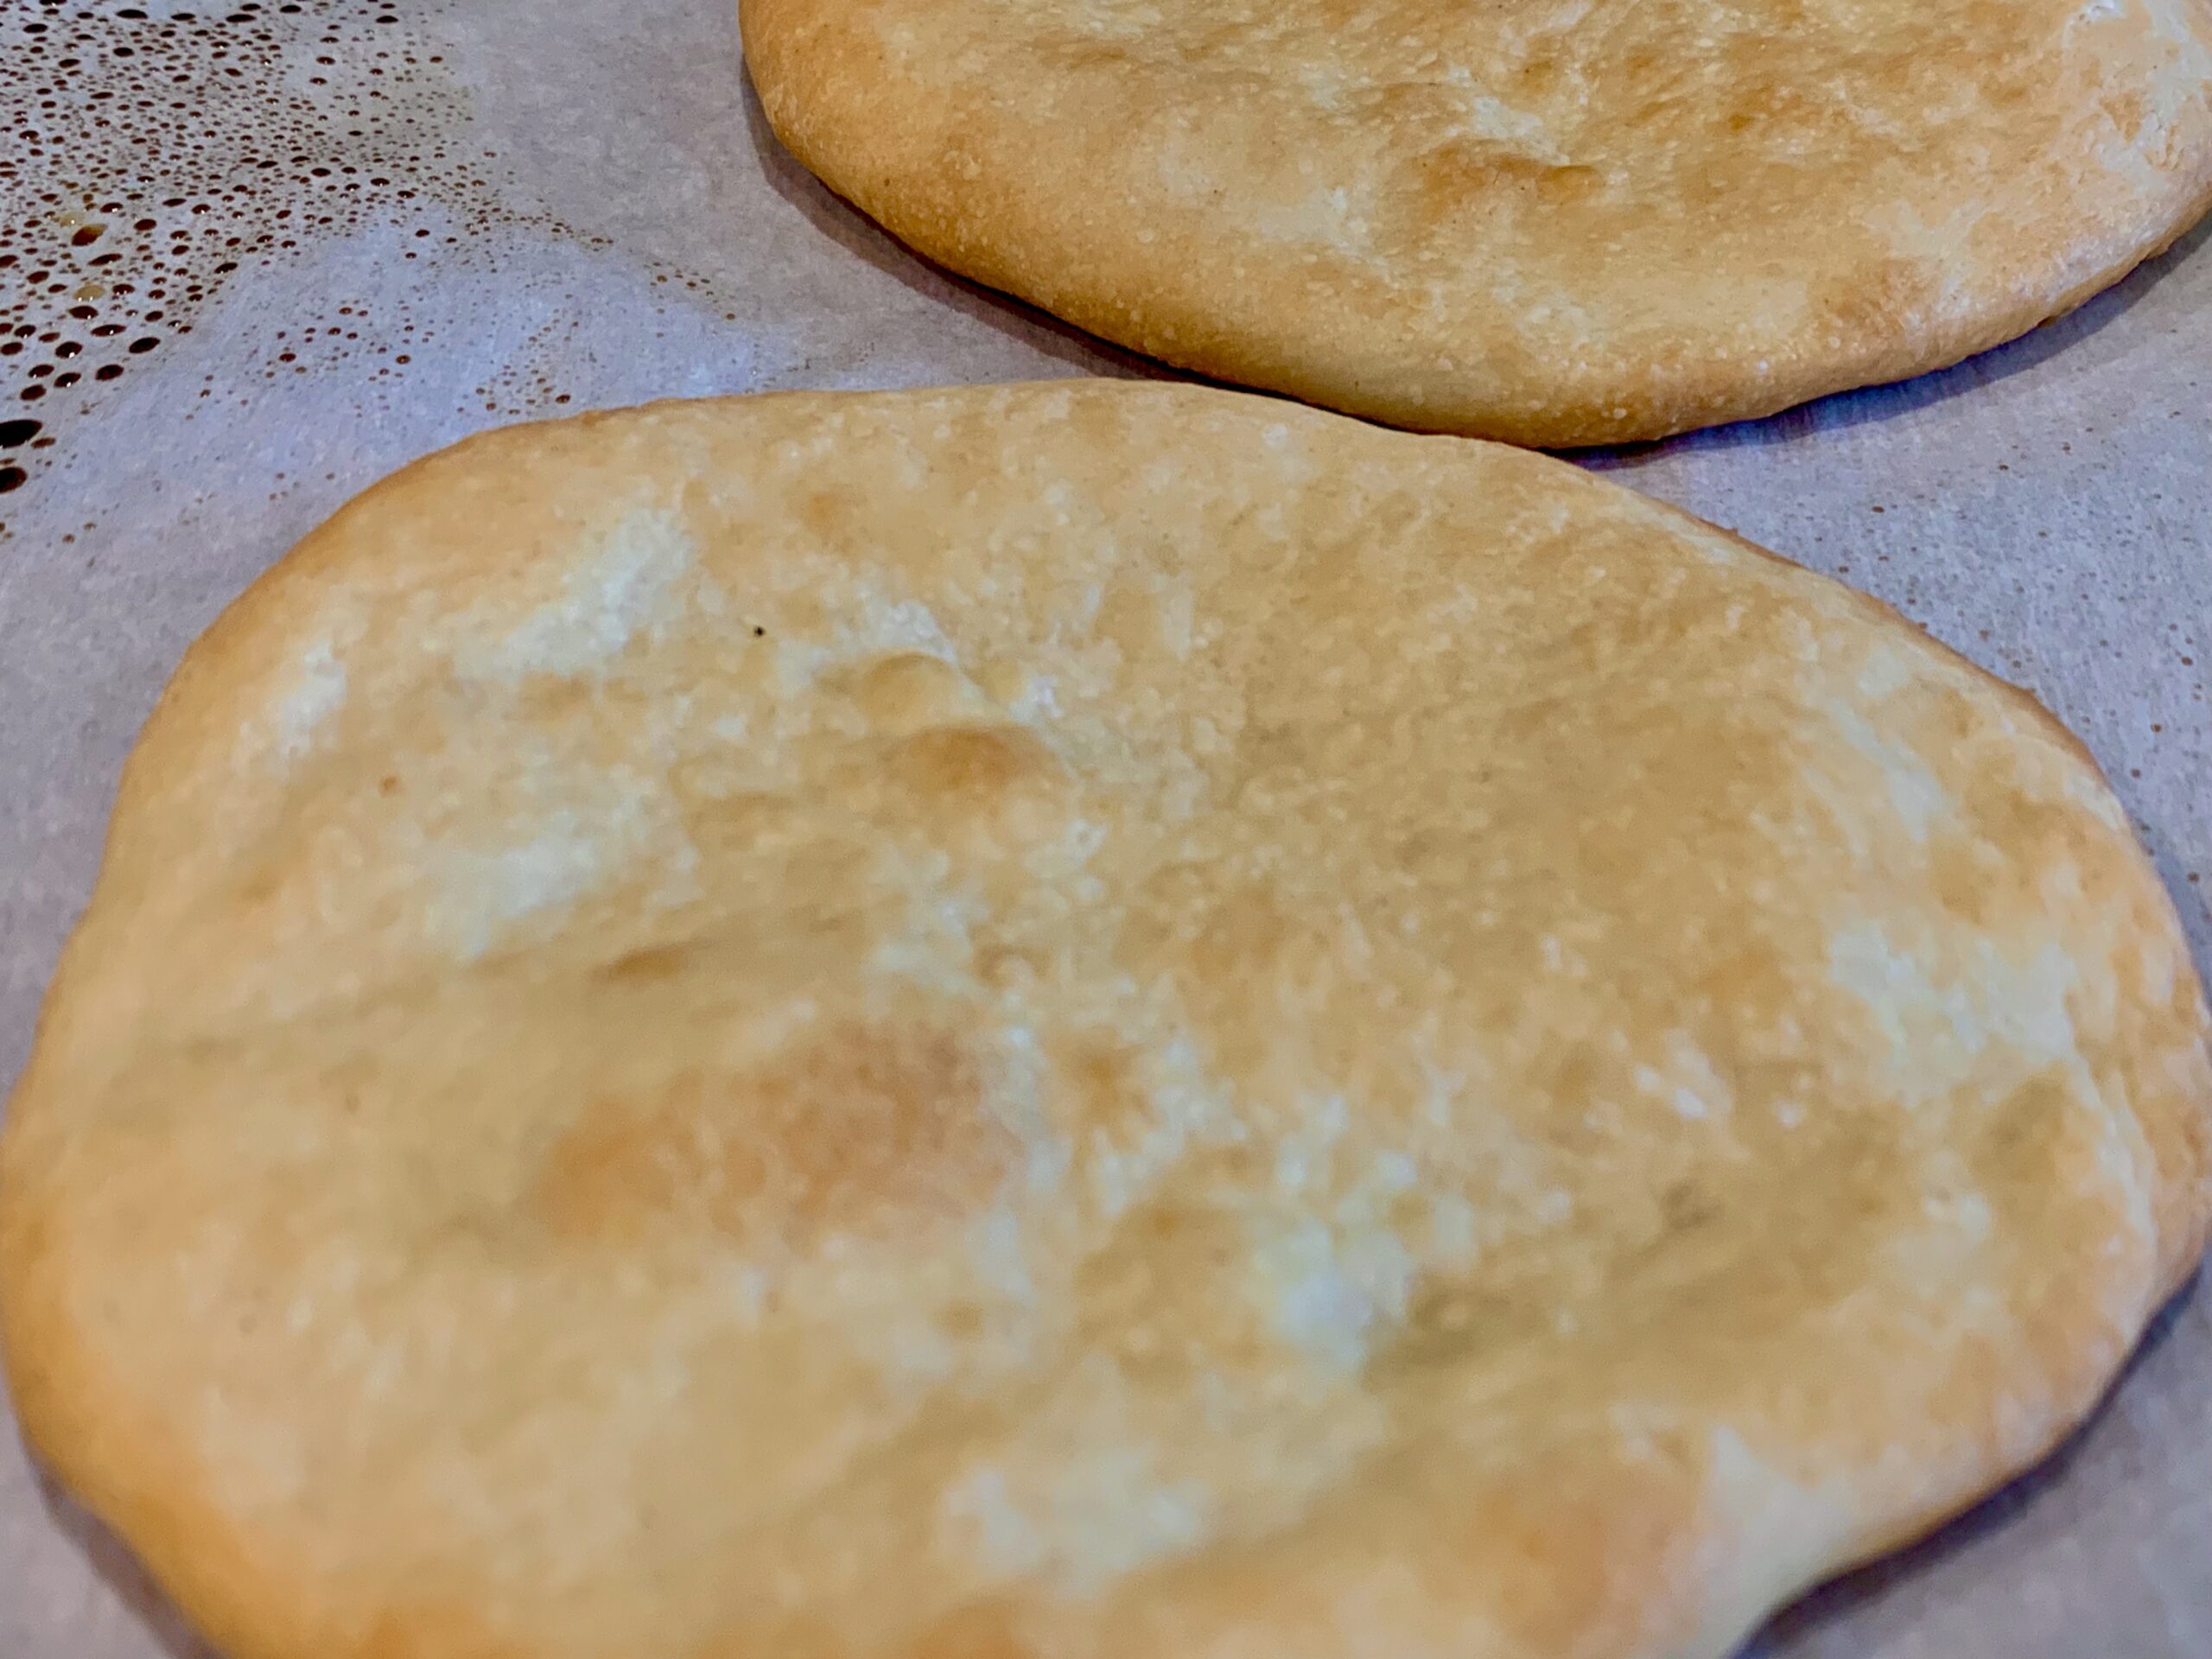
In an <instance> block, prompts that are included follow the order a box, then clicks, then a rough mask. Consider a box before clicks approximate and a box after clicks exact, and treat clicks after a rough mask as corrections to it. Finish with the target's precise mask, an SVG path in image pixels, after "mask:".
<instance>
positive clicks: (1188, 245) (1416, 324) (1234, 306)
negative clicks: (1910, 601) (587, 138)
mask: <svg viewBox="0 0 2212 1659" xmlns="http://www.w3.org/2000/svg"><path fill="white" fill-rule="evenodd" d="M741 19H742V24H743V29H744V35H745V48H746V59H747V64H748V66H749V67H750V70H751V73H752V76H753V82H754V85H755V86H758V88H759V89H760V100H761V104H762V105H763V107H764V108H765V109H766V111H767V115H768V119H769V121H770V123H771V124H772V125H773V127H774V128H775V130H776V132H777V133H778V134H779V136H780V137H782V139H783V140H784V142H785V143H786V144H788V145H789V146H790V147H791V150H792V152H793V153H794V154H796V155H797V156H798V158H799V159H800V160H801V161H802V162H804V163H805V164H806V165H807V166H808V167H809V168H811V169H812V170H813V171H814V172H815V173H817V174H818V175H820V176H821V177H822V178H823V180H824V181H827V182H828V183H829V185H830V187H831V188H833V189H835V190H836V191H837V192H838V193H839V194H842V195H843V196H846V197H848V198H849V199H850V200H852V201H853V202H855V204H856V205H858V206H859V207H861V209H862V211H864V212H866V213H869V214H871V215H872V216H874V218H875V219H879V220H880V221H881V222H882V223H883V224H884V225H885V226H887V227H889V228H890V229H891V230H892V231H893V232H895V233H896V234H897V235H899V236H900V237H902V238H905V239H906V241H908V242H910V243H912V245H914V246H915V247H917V248H918V249H920V250H921V251H923V252H925V253H926V254H928V255H929V256H930V257H932V258H934V259H937V260H939V261H942V262H943V263H944V264H947V265H950V266H951V267H952V268H953V269H954V270H959V271H962V272H964V273H966V274H968V275H969V276H971V277H976V278H977V279H978V280H979V281H982V282H984V283H989V284H990V285H992V286H993V287H995V288H1001V289H1007V291H1009V292H1011V293H1014V294H1017V295H1020V296H1022V297H1023V298H1025V299H1027V300H1031V301H1033V302H1036V303H1037V304H1039V305H1041V306H1044V307H1045V308H1047V309H1049V310H1052V311H1054V312H1057V313H1058V314H1059V315H1062V316H1064V317H1065V318H1067V319H1069V320H1070V321H1073V322H1076V323H1078V324H1080V325H1081V326H1082V327H1085V328H1088V329H1090V330H1091V331H1092V332H1094V333H1096V334H1103V335H1104V336H1106V337H1107V338H1109V339H1111V340H1117V341H1119V342H1121V343H1122V344H1123V345H1126V346H1134V347H1135V348H1137V349H1139V350H1141V351H1145V352H1148V353H1153V354H1154V355H1155V356H1158V357H1161V358H1164V359H1167V360H1168V361H1170V362H1173V363H1176V364H1179V365H1183V366H1185V367H1187V368H1193V369H1198V370H1200V371H1203V372H1205V373H1208V374H1211V375H1215V376H1218V377H1220V378H1224V379H1229V380H1234V381H1238V382H1242V383H1243V384H1247V385H1255V386H1263V387H1267V388H1269V389H1272V390H1274V391H1285V392H1289V393H1291V394H1293V395H1294V396H1297V397H1302V398H1306V399H1307V400H1308V401H1311V402H1313V403H1317V404H1325V405H1327V406H1329V407H1332V408H1336V409H1341V410H1348V411H1350V412H1351V413H1354V414H1358V415H1363V416H1370V417H1372V418H1375V419H1377V420H1383V421H1388V422H1391V423H1395V424H1398V425H1402V426H1409V427H1414V428H1418V429H1424V430H1452V431H1459V432H1466V433H1472V434H1476V435H1482V436H1487V437H1495V438H1504V439H1509V440H1510V441H1512V442H1519V443H1529V444H1538V445H1545V446H1561V445H1580V444H1594V443H1612V442H1624V441H1627V440H1632V439H1644V438H1654V437H1659V436H1662V435H1666V434H1668V433H1671V432H1677V431H1681V430H1682V429H1686V428H1689V427H1694V426H1704V425H1709V424H1712V423H1716V422H1720V421H1728V420H1736V419H1739V418H1743V417H1745V416H1759V415H1766V414H1770V413H1772V412H1773V411H1775V410H1779V409H1783V408H1785V407H1787V406H1789V405H1790V404H1796V403H1799V402H1802V401H1803V400H1805V399H1807V398H1809V397H1817V396H1820V395H1821V394H1823V393H1826V392H1830V391H1840V390H1841V389H1844V388H1846V387H1850V386H1859V385H1871V384H1875V383H1878V382H1882V381H1887V380H1894V379H1899V378H1904V377H1905V376H1908V375H1912V374H1917V373H1920V372H1923V371H1925V370H1929V369H1933V368H1937V367H1940V366H1942V365H1946V364H1948V363H1953V362H1955V361H1957V360H1958V359H1961V358H1963V357H1965V356H1967V355H1969V354H1970V353H1974V352H1978V351H1980V350H1983V349H1984V348H1986V347H1988V346H1994V345H1996V344H1998V343H1999V342H2000V341H2003V340H2009V339H2011V338H2012V337H2013V336H2014V335H2016V334H2022V333H2024V332H2025V331H2026V330H2028V329H2030V328H2031V327H2034V326H2035V325H2036V324H2037V323H2039V322H2042V321H2044V320H2045V319H2047V318H2050V317H2052V316H2055V315H2058V314H2059V313H2061V312H2063V311H2065V310H2067V309H2069V308H2071V307H2073V306H2074V305H2075V304H2077V303H2079V302H2081V301H2082V300H2084V299H2086V298H2088V296H2090V295H2092V294H2094V293H2095V292H2096V291H2097V290H2099V289H2101V288H2103V287H2105V286H2106V285H2107V284H2108V283H2112V282H2113V281H2115V280H2116V279H2117V278H2119V277H2120V276H2122V275H2124V274H2125V273H2126V271H2128V270H2131V269H2132V268H2133V266H2134V265H2135V264H2137V263H2138V262H2139V260H2141V259H2143V258H2144V257H2146V256H2148V255H2150V254H2151V253H2153V252H2155V251H2158V250H2159V249H2161V248H2163V247H2164V246H2165V245H2168V244H2169V243H2170V242H2171V241H2172V240H2173V238H2175V237H2177V235H2179V234H2180V233H2181V232H2182V231H2183V229H2185V228H2186V227H2187V226H2189V225H2190V224H2191V223H2193V222H2194V221H2195V220H2196V219H2197V218H2198V217H2199V216H2200V215H2201V214H2202V213H2203V211H2204V210H2205V208H2206V207H2207V205H2208V203H2212V8H2209V7H2207V6H2206V5H2205V4H2203V3H2202V0H2086V3H2084V0H1932V3H1931V0H1750V3H1745V4H1736V5H1730V6H1725V7H1724V6H1721V5H1719V4H1717V3H1714V0H1596V3H1594V4H1592V3H1585V0H1496V3H1483V4H1469V3H1459V0H1360V3H1357V4H1348V3H1345V0H745V3H744V5H743V8H742V12H741Z"/></svg>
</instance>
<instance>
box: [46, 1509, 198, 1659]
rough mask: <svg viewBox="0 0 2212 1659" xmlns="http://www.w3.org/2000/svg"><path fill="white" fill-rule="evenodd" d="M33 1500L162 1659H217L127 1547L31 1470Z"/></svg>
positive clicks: (91, 1515)
mask: <svg viewBox="0 0 2212 1659" xmlns="http://www.w3.org/2000/svg"><path fill="white" fill-rule="evenodd" d="M34 1466H35V1467H37V1472H38V1490H39V1497H40V1499H41V1502H43V1503H45V1505H46V1512H47V1514H48V1516H51V1517H52V1518H53V1521H54V1530H55V1531H56V1532H59V1533H60V1535H62V1536H63V1537H65V1538H67V1539H68V1540H69V1541H70V1542H71V1543H73V1544H74V1545H76V1546H77V1548H79V1549H81V1550H83V1551H84V1552H85V1559H86V1560H87V1561H89V1562H91V1563H92V1571H93V1572H95V1573H99V1575H100V1578H101V1580H103V1581H104V1582H105V1584H106V1585H107V1586H108V1588H109V1589H111V1590H112V1591H114V1592H115V1595H116V1599H117V1600H118V1601H120V1602H121V1603H122V1604H123V1605H124V1606H125V1607H127V1608H129V1609H130V1614H131V1617H132V1618H136V1619H137V1621H138V1623H139V1624H142V1625H143V1626H144V1627H145V1630H146V1633H147V1634H148V1635H149V1636H150V1637H152V1638H153V1639H154V1643H155V1645H156V1646H157V1647H158V1648H159V1649H161V1650H162V1653H164V1654H165V1655H167V1656H168V1659H222V1656H221V1655H220V1654H219V1653H217V1652H216V1651H215V1649H213V1648H211V1647H209V1646H208V1645H207V1643H205V1642H203V1641H201V1640H200V1636H199V1633H198V1632H197V1631H195V1630H193V1628H192V1627H191V1626H190V1625H189V1624H186V1623H185V1621H184V1615H183V1614H181V1613H180V1612H178V1611H177V1610H176V1606H175V1604H174V1603H173V1602H171V1601H170V1600H169V1599H168V1595H167V1593H166V1592H163V1591H162V1587H161V1586H159V1585H158V1584H156V1583H155V1582H154V1577H153V1574H151V1573H149V1572H147V1571H146V1569H145V1567H143V1565H141V1563H140V1562H139V1560H138V1558H137V1556H136V1555H134V1554H131V1551H130V1545H128V1544H126V1543H124V1541H123V1540H122V1539H120V1538H118V1536H116V1535H115V1534H114V1533H113V1532H111V1531H110V1530H109V1529H108V1528H107V1526H106V1524H105V1522H102V1521H101V1520H100V1519H99V1517H98V1516H95V1515H93V1514H92V1512H91V1511H90V1510H86V1508H85V1507H84V1506H83V1505H82V1504H80V1503H78V1502H77V1500H76V1499H75V1498H73V1497H70V1496H69V1494H68V1493H67V1492H66V1491H62V1489H61V1487H60V1484H59V1483H57V1482H56V1481H55V1480H54V1477H53V1476H52V1475H50V1474H48V1472H47V1471H46V1470H45V1469H44V1468H43V1467H42V1466H37V1465H34Z"/></svg>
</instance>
